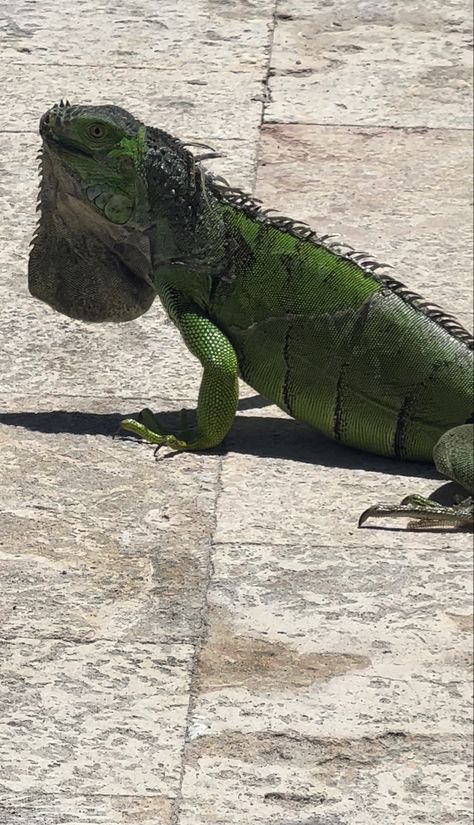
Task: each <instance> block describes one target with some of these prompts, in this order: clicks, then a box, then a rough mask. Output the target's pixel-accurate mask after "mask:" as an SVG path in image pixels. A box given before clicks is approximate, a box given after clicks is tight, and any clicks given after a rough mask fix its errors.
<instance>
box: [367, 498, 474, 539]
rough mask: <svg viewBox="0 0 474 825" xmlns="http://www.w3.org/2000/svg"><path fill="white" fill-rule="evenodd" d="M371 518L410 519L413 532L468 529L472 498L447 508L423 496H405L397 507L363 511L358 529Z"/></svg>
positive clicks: (381, 506) (379, 506)
mask: <svg viewBox="0 0 474 825" xmlns="http://www.w3.org/2000/svg"><path fill="white" fill-rule="evenodd" d="M372 516H384V517H388V518H412V519H414V520H413V521H409V522H408V527H409V528H411V529H413V530H424V529H426V528H428V527H468V526H472V525H473V524H474V505H473V499H472V497H469V498H466V499H464V500H463V501H461V502H459V504H453V505H451V506H447V505H444V504H438V502H436V501H432V500H431V499H429V498H424V496H417V495H412V496H407V497H406V498H404V499H403V501H402V502H401V503H400V504H398V505H393V504H376V505H374V506H373V507H369V508H368V509H367V510H365V511H364V512H363V513H362V515H361V517H360V519H359V524H358V526H359V527H362V525H363V524H364V523H365V522H366V521H367V519H368V518H372Z"/></svg>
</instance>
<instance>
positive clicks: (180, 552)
mask: <svg viewBox="0 0 474 825" xmlns="http://www.w3.org/2000/svg"><path fill="white" fill-rule="evenodd" d="M119 405H120V402H119ZM168 406H169V405H168ZM8 407H9V408H10V410H12V412H11V413H9V412H8V411H7V412H5V410H2V414H1V416H0V420H1V422H2V424H3V426H2V427H1V431H0V443H1V452H2V467H3V471H2V472H3V479H4V482H3V489H2V495H1V506H0V520H1V524H2V528H1V545H2V546H1V549H0V558H1V566H2V571H3V574H2V588H1V591H0V625H1V627H2V636H3V638H8V639H10V638H15V637H17V636H31V635H32V634H33V635H34V636H35V637H37V638H40V637H41V638H50V637H54V638H61V639H68V640H79V641H84V642H85V641H88V642H92V641H93V640H97V639H109V640H121V641H123V642H126V643H131V642H135V641H136V642H143V643H145V642H146V643H151V642H158V641H163V642H171V641H176V640H178V641H190V640H192V639H194V638H195V636H196V634H199V633H200V632H201V611H202V609H203V605H204V600H205V590H206V586H207V578H208V570H207V566H208V553H209V541H210V537H211V533H212V530H213V527H214V502H215V488H216V485H217V479H218V463H219V459H218V457H217V456H205V457H204V456H197V455H191V454H188V455H186V456H184V455H183V456H180V458H182V459H183V460H182V461H179V462H175V461H174V459H170V460H168V461H166V460H163V461H158V462H157V461H155V460H154V459H153V452H152V450H151V448H147V447H145V446H144V445H139V444H138V443H136V442H135V443H134V442H132V441H127V442H125V441H120V440H117V441H112V438H111V436H112V434H113V432H114V430H115V429H116V427H117V423H118V420H119V418H120V417H121V416H120V414H118V411H117V409H118V406H117V403H116V402H111V401H109V402H108V403H100V401H98V400H97V399H77V398H74V399H71V398H59V397H57V396H56V397H55V398H54V400H53V399H49V400H48V399H45V397H44V396H43V395H41V396H40V397H39V398H38V399H37V400H33V399H32V398H31V397H27V398H25V399H19V398H18V397H16V398H15V399H14V400H13V401H11V402H10V404H9V405H7V408H8ZM173 419H174V420H173ZM170 424H171V426H173V424H174V427H176V426H177V424H178V422H177V421H176V416H172V421H171V422H170Z"/></svg>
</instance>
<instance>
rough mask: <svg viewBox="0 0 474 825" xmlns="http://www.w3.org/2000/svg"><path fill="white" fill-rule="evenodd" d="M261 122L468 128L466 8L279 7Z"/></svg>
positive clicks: (349, 0) (348, 2)
mask: <svg viewBox="0 0 474 825" xmlns="http://www.w3.org/2000/svg"><path fill="white" fill-rule="evenodd" d="M277 13H278V14H279V19H278V25H277V27H276V29H275V37H274V41H273V50H272V58H271V66H272V75H273V76H272V78H271V80H270V84H269V90H270V104H269V106H268V108H267V119H269V120H276V121H283V122H291V123H298V122H305V123H318V124H321V123H331V124H341V123H345V124H348V125H353V124H367V125H374V126H381V125H383V126H393V125H396V126H430V127H432V128H436V127H438V126H439V125H440V124H441V125H442V126H443V127H457V128H465V129H469V128H470V126H471V117H472V115H471V106H472V104H471V74H472V22H471V20H472V9H471V6H470V4H469V3H468V2H464V0H463V2H454V3H453V2H451V3H445V2H443V0H436V2H434V3H429V4H420V3H416V2H411V1H410V2H408V3H405V2H398V3H387V2H382V3H379V2H377V0H369V2H367V1H366V0H362V2H360V1H359V2H354V1H353V0H342V2H328V3H327V2H324V3H323V2H321V3H317V4H316V8H315V4H313V3H311V2H307V3H293V2H286V3H281V4H278V7H277Z"/></svg>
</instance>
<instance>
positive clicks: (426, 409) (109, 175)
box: [29, 101, 474, 527]
mask: <svg viewBox="0 0 474 825" xmlns="http://www.w3.org/2000/svg"><path fill="white" fill-rule="evenodd" d="M40 133H41V135H42V138H43V150H42V180H41V187H40V221H39V225H38V228H37V231H36V233H35V237H34V239H33V247H32V250H31V254H30V262H29V288H30V291H31V293H32V294H33V295H34V296H35V297H37V298H39V299H41V300H42V301H45V302H46V303H48V304H49V305H50V306H52V307H53V308H54V309H56V310H58V311H59V312H62V313H65V314H66V315H69V316H71V317H73V318H79V319H82V320H84V321H96V322H100V321H114V322H121V321H128V320H130V319H132V318H136V317H138V316H139V315H141V314H143V313H144V312H146V310H147V309H148V308H149V307H150V306H151V304H152V302H153V300H154V298H155V297H156V296H158V297H159V298H160V300H161V302H162V303H163V306H164V307H165V309H166V311H167V313H168V315H169V317H170V318H171V320H172V321H173V322H174V324H175V325H176V326H177V327H178V329H179V331H180V333H181V335H182V336H183V338H184V341H185V343H186V345H187V347H188V348H189V350H190V351H191V352H192V353H193V354H194V355H195V356H196V358H197V359H198V360H199V361H200V363H201V365H202V367H203V377H202V384H201V389H200V393H199V400H198V407H197V426H196V428H195V429H193V430H189V429H188V428H187V427H186V425H185V422H184V423H183V430H182V431H181V432H179V433H168V432H166V431H165V430H164V429H163V428H162V427H161V426H160V424H159V422H158V421H157V420H156V419H155V417H154V416H153V414H152V413H151V412H150V411H149V410H144V411H143V413H142V414H141V416H140V420H138V421H136V420H134V419H126V420H124V421H123V422H122V427H123V428H124V429H125V430H129V431H132V432H134V433H136V434H138V435H140V436H141V437H142V438H144V439H145V440H147V441H150V442H151V443H153V444H156V445H158V446H162V445H166V446H168V447H170V448H172V449H174V450H203V449H208V448H211V447H215V446H216V445H217V444H219V443H220V442H221V441H222V439H223V438H224V436H225V435H226V433H227V432H228V431H229V429H230V427H231V425H232V422H233V419H234V416H235V412H236V407H237V401H238V376H239V375H240V376H241V377H242V378H243V379H244V381H246V382H247V383H248V384H250V386H252V387H253V388H254V389H255V390H257V391H258V392H259V393H261V394H262V395H264V396H265V397H266V398H268V399H269V400H271V401H272V402H274V403H275V404H277V405H278V406H279V407H281V409H283V410H284V411H285V412H287V413H288V414H289V415H291V416H293V417H294V418H297V419H299V420H301V421H304V422H306V423H307V424H310V425H312V426H313V427H315V428H317V429H318V430H319V431H320V432H322V433H324V434H325V435H327V436H329V437H331V438H333V439H335V440H336V441H339V442H340V443H341V444H347V445H349V446H351V447H356V448H359V449H361V450H365V451H369V452H373V453H378V454H380V455H385V456H395V457H397V458H402V459H412V460H426V461H432V462H434V463H435V465H436V467H437V468H438V469H439V470H440V472H442V473H443V474H444V475H446V476H447V477H448V478H451V479H453V480H455V481H457V482H458V483H459V484H461V486H462V487H463V489H464V490H465V491H466V497H465V500H463V501H462V502H461V503H460V504H458V505H455V506H453V507H441V506H440V505H435V504H434V503H433V502H432V501H431V500H427V499H422V498H421V497H419V496H414V497H413V496H412V497H410V498H409V499H408V500H405V501H404V502H402V504H401V505H398V506H391V505H377V506H375V507H371V508H370V509H369V510H367V511H366V512H365V513H364V514H363V515H362V516H361V519H360V524H362V523H363V522H364V521H365V520H366V519H367V518H368V517H369V516H373V515H389V516H407V515H408V516H410V517H413V518H415V519H418V521H417V524H418V526H423V527H425V526H427V525H428V524H443V525H445V524H449V525H455V526H464V525H466V524H472V522H473V504H472V496H473V479H474V468H473V449H472V446H473V424H472V423H469V422H472V411H473V386H472V369H473V361H472V359H473V352H472V350H473V339H472V336H471V335H470V334H469V333H468V332H467V331H466V330H465V329H464V328H463V327H462V326H461V325H460V324H459V323H458V322H457V321H456V320H455V319H454V318H453V317H452V316H450V315H448V314H447V313H445V312H443V311H442V310H440V309H439V308H438V307H436V306H434V305H432V304H429V303H428V302H427V301H425V300H424V299H422V298H421V297H420V296H418V295H416V294H414V293H413V292H411V291H409V290H408V289H407V288H406V287H405V286H403V284H401V283H400V282H398V281H396V280H395V279H393V278H392V277H391V276H390V275H388V274H386V273H385V272H384V271H383V270H381V268H380V266H379V265H378V264H377V263H376V262H375V261H373V260H371V259H369V258H368V257H367V256H366V255H364V254H357V253H355V252H354V251H353V250H351V249H350V248H349V247H346V246H343V245H337V244H334V243H331V242H330V241H329V239H328V237H319V236H318V235H316V233H314V232H312V231H311V230H309V229H308V228H307V227H306V226H305V225H303V224H296V223H294V222H293V221H290V220H289V219H287V218H282V217H279V216H277V217H271V216H270V215H269V214H268V213H266V212H265V211H263V210H262V209H261V208H260V207H259V206H258V205H257V204H256V203H255V201H252V199H251V198H250V197H248V196H247V195H245V194H244V193H242V192H240V191H239V190H235V189H231V188H230V187H229V186H228V185H227V184H226V183H225V182H223V181H222V180H220V179H217V178H214V177H213V176H212V175H210V174H209V173H207V172H205V171H204V170H203V169H202V168H201V166H200V165H199V161H200V160H202V159H203V157H210V156H212V152H211V154H207V155H204V156H201V157H194V156H193V155H192V154H191V153H190V152H189V150H188V149H187V148H186V145H185V144H183V143H181V142H180V141H179V140H177V139H176V138H173V137H172V136H171V135H168V134H167V133H166V132H163V131H161V130H159V129H153V128H149V127H146V126H144V125H143V124H142V123H140V121H138V120H136V119H135V118H134V117H133V116H132V115H130V114H129V113H128V112H126V111H125V110H123V109H120V108H118V107H116V106H95V107H94V106H71V105H70V104H69V103H68V102H66V103H63V102H62V101H61V103H60V104H59V105H57V106H54V107H53V108H52V109H50V110H49V111H48V112H46V113H45V115H43V117H42V119H41V122H40ZM207 148H209V147H207Z"/></svg>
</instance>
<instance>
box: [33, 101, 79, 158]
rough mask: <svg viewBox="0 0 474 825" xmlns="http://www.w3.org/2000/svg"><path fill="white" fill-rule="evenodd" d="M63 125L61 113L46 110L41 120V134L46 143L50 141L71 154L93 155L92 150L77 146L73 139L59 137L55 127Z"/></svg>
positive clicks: (57, 147) (52, 144)
mask: <svg viewBox="0 0 474 825" xmlns="http://www.w3.org/2000/svg"><path fill="white" fill-rule="evenodd" d="M60 125H61V118H60V116H59V115H57V114H56V115H55V114H54V112H53V111H49V112H46V113H45V114H44V115H43V117H42V118H41V120H40V129H39V131H40V135H41V137H42V138H43V140H44V141H46V143H49V144H50V145H51V146H54V147H55V148H56V149H58V150H59V151H61V150H62V151H63V152H67V153H68V154H71V155H82V157H85V158H91V157H92V155H91V153H90V152H87V151H86V150H85V149H83V148H81V147H79V146H77V145H76V144H74V143H73V142H72V141H68V139H67V138H64V137H59V136H58V135H56V134H55V131H54V127H55V126H56V127H58V126H60Z"/></svg>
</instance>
